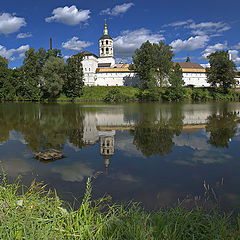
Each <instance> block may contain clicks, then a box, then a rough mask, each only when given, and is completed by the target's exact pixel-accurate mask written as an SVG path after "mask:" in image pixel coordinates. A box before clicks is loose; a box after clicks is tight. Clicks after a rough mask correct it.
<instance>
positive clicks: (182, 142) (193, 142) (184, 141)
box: [173, 134, 210, 150]
mask: <svg viewBox="0 0 240 240" xmlns="http://www.w3.org/2000/svg"><path fill="white" fill-rule="evenodd" d="M173 142H174V143H175V145H176V146H180V147H183V146H186V147H190V148H192V149H194V150H208V149H210V145H209V144H208V143H207V139H206V138H205V137H198V136H194V135H190V134H189V135H186V134H182V135H180V136H175V137H174V138H173Z"/></svg>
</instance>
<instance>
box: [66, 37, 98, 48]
mask: <svg viewBox="0 0 240 240" xmlns="http://www.w3.org/2000/svg"><path fill="white" fill-rule="evenodd" d="M92 44H93V43H91V42H86V41H81V40H79V39H78V37H73V38H71V39H70V40H68V41H67V42H63V43H62V47H63V48H66V49H71V50H75V51H81V50H82V49H83V48H86V47H89V46H91V45H92Z"/></svg>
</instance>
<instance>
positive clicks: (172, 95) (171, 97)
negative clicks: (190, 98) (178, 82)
mask: <svg viewBox="0 0 240 240" xmlns="http://www.w3.org/2000/svg"><path fill="white" fill-rule="evenodd" d="M185 97H186V89H185V88H183V87H178V88H172V87H171V88H168V89H167V90H166V91H165V93H164V95H163V99H164V100H167V101H182V100H184V99H185Z"/></svg>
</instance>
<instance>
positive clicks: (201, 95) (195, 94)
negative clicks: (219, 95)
mask: <svg viewBox="0 0 240 240" xmlns="http://www.w3.org/2000/svg"><path fill="white" fill-rule="evenodd" d="M191 98H192V100H193V101H207V100H211V99H212V96H211V94H210V93H209V91H208V90H207V89H202V88H193V89H192V95H191Z"/></svg>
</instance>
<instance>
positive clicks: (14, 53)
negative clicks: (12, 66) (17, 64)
mask: <svg viewBox="0 0 240 240" xmlns="http://www.w3.org/2000/svg"><path fill="white" fill-rule="evenodd" d="M28 49H29V45H23V46H21V47H19V48H16V49H14V48H12V49H7V48H6V47H5V46H2V45H0V56H2V57H5V58H7V59H9V60H11V61H13V60H15V59H16V58H22V57H24V56H25V52H26V51H27V50H28Z"/></svg>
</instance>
